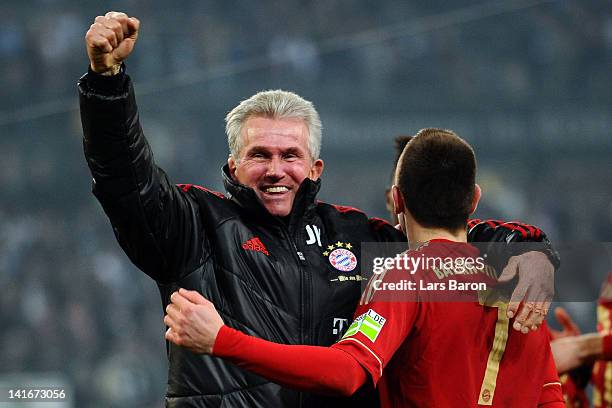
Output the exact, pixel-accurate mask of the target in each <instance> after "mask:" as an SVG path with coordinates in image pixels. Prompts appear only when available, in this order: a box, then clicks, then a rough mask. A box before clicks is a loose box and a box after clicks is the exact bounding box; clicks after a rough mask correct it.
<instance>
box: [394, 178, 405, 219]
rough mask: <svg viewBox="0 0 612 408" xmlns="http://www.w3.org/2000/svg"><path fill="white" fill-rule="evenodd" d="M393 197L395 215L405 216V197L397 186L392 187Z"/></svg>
mask: <svg viewBox="0 0 612 408" xmlns="http://www.w3.org/2000/svg"><path fill="white" fill-rule="evenodd" d="M391 195H392V196H393V212H394V213H395V214H398V215H399V214H403V213H404V211H405V210H406V203H405V202H404V196H403V194H402V192H401V191H400V189H399V187H398V186H397V185H395V184H394V185H393V186H392V187H391Z"/></svg>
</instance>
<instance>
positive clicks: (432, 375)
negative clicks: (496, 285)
mask: <svg viewBox="0 0 612 408" xmlns="http://www.w3.org/2000/svg"><path fill="white" fill-rule="evenodd" d="M408 255H409V256H412V257H420V258H441V259H445V260H447V259H449V258H450V259H451V260H457V259H460V258H464V259H468V258H472V259H474V258H477V257H478V251H477V250H476V249H475V248H474V247H472V246H470V245H468V244H461V243H450V242H449V241H446V242H444V243H439V242H435V243H430V244H426V245H424V246H422V247H421V248H419V249H418V250H416V251H410V252H408ZM451 263H452V262H451ZM445 268H446V267H441V268H440V267H434V268H430V269H427V268H420V269H418V270H417V271H416V273H414V274H409V273H406V271H405V270H403V271H398V270H397V269H395V270H392V271H389V272H388V273H386V274H385V275H384V277H382V278H381V276H378V277H374V278H373V279H372V280H371V281H370V283H369V284H368V285H369V286H368V288H366V291H365V292H364V295H363V297H362V301H361V302H360V305H359V306H358V308H357V311H356V313H355V321H354V322H353V324H352V325H351V326H350V327H349V329H348V331H347V333H346V334H345V336H344V337H343V338H342V339H341V340H340V341H339V342H338V343H336V344H335V345H333V346H332V347H334V348H337V349H341V350H343V351H345V352H346V353H348V354H350V355H351V356H352V357H353V358H355V359H356V360H357V361H358V362H359V363H360V364H361V365H362V366H363V367H364V368H365V369H366V370H367V371H368V373H369V375H370V376H371V378H372V381H373V383H374V384H375V385H378V388H379V393H380V398H381V405H382V407H383V408H390V407H413V406H414V407H474V406H482V407H488V406H493V407H520V408H524V407H536V406H545V404H550V405H546V406H547V407H553V406H554V407H557V406H559V407H564V406H565V405H564V404H563V398H562V394H561V384H560V383H559V377H558V376H557V372H556V368H555V365H554V361H553V358H552V353H551V350H550V345H549V339H548V328H547V327H543V328H541V329H539V330H537V331H535V332H530V333H529V334H526V335H525V334H521V333H520V332H517V331H515V330H513V329H512V328H511V327H510V326H511V321H510V320H509V319H508V317H507V315H506V307H507V306H506V304H505V303H501V302H498V303H493V304H491V306H485V305H483V304H481V303H485V302H484V301H481V302H479V301H478V299H479V298H481V299H483V298H484V297H485V296H484V295H485V294H486V293H488V292H486V291H476V290H472V289H470V286H469V285H466V286H467V289H466V290H460V289H457V290H454V293H453V290H451V287H455V288H457V287H458V286H461V283H464V284H467V283H476V282H483V283H485V284H491V278H490V277H487V276H485V275H484V274H481V275H480V276H478V275H475V274H470V273H465V271H463V272H462V273H456V271H454V270H451V269H448V268H446V269H445ZM377 280H378V281H379V283H375V281H377ZM407 281H412V282H415V284H414V285H413V286H412V287H413V289H414V290H413V291H412V293H406V292H405V291H404V292H401V294H400V291H393V294H391V295H390V293H389V292H388V291H387V292H384V291H381V290H372V289H373V287H374V286H376V287H377V288H379V289H380V288H381V286H382V283H385V282H386V283H393V284H395V287H400V288H402V287H407V286H410V285H409V284H408V283H407ZM451 281H454V282H451ZM434 283H437V284H438V285H435V287H434V286H432V284H434ZM441 284H444V285H441ZM431 289H436V290H433V291H432V290H431ZM440 294H441V295H442V296H441V297H440V296H438V295H440ZM453 296H456V298H457V299H458V301H450V300H451V298H452V297H453ZM416 298H418V300H419V301H415V300H416ZM439 300H442V301H439ZM489 302H490V300H489Z"/></svg>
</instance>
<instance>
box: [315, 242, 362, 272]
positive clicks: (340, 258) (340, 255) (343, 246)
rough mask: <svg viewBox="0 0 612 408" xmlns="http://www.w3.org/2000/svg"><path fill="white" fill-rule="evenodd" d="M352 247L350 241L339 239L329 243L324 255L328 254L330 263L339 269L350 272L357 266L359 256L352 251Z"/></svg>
mask: <svg viewBox="0 0 612 408" xmlns="http://www.w3.org/2000/svg"><path fill="white" fill-rule="evenodd" d="M352 248H353V246H352V245H351V244H350V243H344V242H340V241H338V242H336V243H335V244H332V245H329V246H328V247H327V251H325V252H323V255H324V256H327V259H329V263H330V264H331V265H332V266H333V267H334V268H336V269H337V270H339V271H342V272H350V271H352V270H353V269H355V268H356V267H357V257H356V256H355V254H354V253H353V252H352V251H351V249H352Z"/></svg>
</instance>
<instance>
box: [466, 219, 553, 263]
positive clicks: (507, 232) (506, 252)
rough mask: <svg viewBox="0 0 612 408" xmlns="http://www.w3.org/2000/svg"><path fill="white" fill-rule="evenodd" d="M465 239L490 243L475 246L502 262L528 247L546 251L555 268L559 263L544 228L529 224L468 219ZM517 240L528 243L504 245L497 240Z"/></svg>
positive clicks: (508, 241)
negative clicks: (466, 237)
mask: <svg viewBox="0 0 612 408" xmlns="http://www.w3.org/2000/svg"><path fill="white" fill-rule="evenodd" d="M468 241H469V242H474V243H476V242H480V243H488V244H490V245H480V246H479V248H480V249H481V251H482V252H484V253H487V254H489V256H491V257H492V259H496V260H498V261H499V262H500V264H503V265H505V264H506V262H507V260H508V258H510V257H511V256H514V255H520V254H521V253H523V252H524V251H530V250H538V251H540V252H543V253H544V254H546V256H547V257H548V259H549V260H550V262H551V263H552V264H553V266H554V267H555V269H558V268H559V266H560V264H561V260H560V259H559V254H558V253H557V251H556V250H555V249H554V248H553V247H552V244H551V243H550V241H549V240H548V238H547V237H546V234H545V233H544V231H542V230H541V229H539V228H538V227H535V226H532V225H529V224H523V223H520V222H516V221H510V222H505V221H498V220H485V221H481V220H470V221H469V222H468ZM520 242H523V243H530V244H529V245H509V246H507V247H504V246H503V245H499V243H520Z"/></svg>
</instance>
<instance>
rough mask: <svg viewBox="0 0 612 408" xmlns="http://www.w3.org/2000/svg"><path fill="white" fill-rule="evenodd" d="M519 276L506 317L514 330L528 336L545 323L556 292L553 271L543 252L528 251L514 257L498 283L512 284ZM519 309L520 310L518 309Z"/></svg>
mask: <svg viewBox="0 0 612 408" xmlns="http://www.w3.org/2000/svg"><path fill="white" fill-rule="evenodd" d="M517 274H518V277H519V279H518V284H517V285H516V288H515V289H514V292H512V298H511V301H510V304H509V305H508V317H509V318H513V317H514V316H516V319H514V324H513V326H512V327H513V328H514V329H515V330H518V331H521V332H522V333H528V332H529V329H531V330H537V329H538V327H540V325H541V324H542V322H543V321H544V318H545V317H546V314H547V313H548V309H549V308H550V302H551V301H552V298H553V295H554V293H555V281H554V277H555V268H554V267H553V265H552V263H551V262H550V260H549V259H548V257H547V256H546V255H545V254H543V253H542V252H537V251H531V252H526V253H524V254H522V255H518V256H513V257H511V258H510V260H509V261H508V265H506V267H505V268H504V270H503V271H502V273H501V275H500V276H499V279H498V281H499V282H500V283H505V282H509V281H511V280H512V279H513V278H514V277H515V276H516V275H517ZM519 306H520V310H519Z"/></svg>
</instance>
